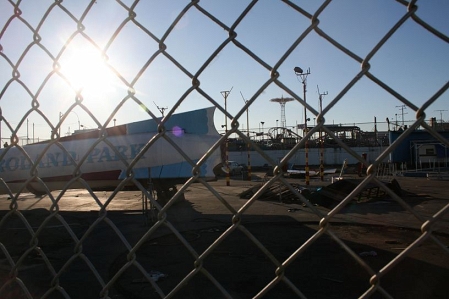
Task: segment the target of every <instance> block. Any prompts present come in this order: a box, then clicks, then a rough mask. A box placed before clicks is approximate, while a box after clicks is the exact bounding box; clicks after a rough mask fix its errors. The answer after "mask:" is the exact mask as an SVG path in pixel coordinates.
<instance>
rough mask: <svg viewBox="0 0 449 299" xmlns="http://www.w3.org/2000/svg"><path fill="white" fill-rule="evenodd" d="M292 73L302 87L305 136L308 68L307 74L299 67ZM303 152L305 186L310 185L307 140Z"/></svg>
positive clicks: (305, 132)
mask: <svg viewBox="0 0 449 299" xmlns="http://www.w3.org/2000/svg"><path fill="white" fill-rule="evenodd" d="M293 70H294V72H295V74H296V76H297V77H299V78H301V83H302V87H303V97H304V136H306V134H307V105H306V104H307V100H306V93H307V76H308V75H310V68H309V69H307V72H305V73H304V71H303V70H302V68H300V67H299V66H297V67H295V68H294V69H293ZM304 151H305V157H306V158H305V160H306V165H305V171H306V185H309V184H310V177H309V139H308V138H307V139H306V141H305V146H304Z"/></svg>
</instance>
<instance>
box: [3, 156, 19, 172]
mask: <svg viewBox="0 0 449 299" xmlns="http://www.w3.org/2000/svg"><path fill="white" fill-rule="evenodd" d="M19 162H20V159H19V158H16V157H10V158H8V159H6V164H5V168H6V170H8V171H14V170H16V169H17V168H19Z"/></svg>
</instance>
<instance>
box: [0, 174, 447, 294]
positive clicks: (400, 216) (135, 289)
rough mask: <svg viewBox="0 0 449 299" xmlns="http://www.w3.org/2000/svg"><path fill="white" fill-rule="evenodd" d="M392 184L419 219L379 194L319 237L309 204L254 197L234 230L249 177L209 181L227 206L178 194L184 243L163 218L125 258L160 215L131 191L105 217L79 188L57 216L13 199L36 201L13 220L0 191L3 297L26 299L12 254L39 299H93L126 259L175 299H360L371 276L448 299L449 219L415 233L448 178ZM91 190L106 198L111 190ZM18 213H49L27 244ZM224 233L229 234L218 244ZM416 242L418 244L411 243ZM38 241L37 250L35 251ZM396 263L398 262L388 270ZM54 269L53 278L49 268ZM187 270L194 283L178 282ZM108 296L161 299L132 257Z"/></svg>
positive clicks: (198, 191) (38, 220) (390, 289)
mask: <svg viewBox="0 0 449 299" xmlns="http://www.w3.org/2000/svg"><path fill="white" fill-rule="evenodd" d="M294 182H298V183H300V184H302V183H303V182H302V181H301V180H295V181H294ZM398 182H399V184H400V186H401V188H402V190H403V196H402V198H403V200H404V201H405V202H406V203H407V204H408V205H409V206H410V207H411V208H412V211H413V212H414V213H417V215H419V216H418V217H420V218H419V219H417V216H416V215H414V214H413V213H412V212H411V211H407V210H405V209H404V208H403V207H401V205H400V204H398V203H396V202H394V201H392V200H391V199H389V198H388V197H386V198H382V199H380V200H377V201H373V202H370V203H359V204H357V203H352V204H350V205H348V206H347V207H345V208H344V209H343V210H342V211H340V213H338V215H336V216H335V217H333V218H332V221H331V224H330V226H329V227H328V230H327V232H326V233H322V234H320V233H317V231H318V230H319V220H320V218H319V217H317V216H316V214H315V213H314V212H312V211H311V210H310V208H308V207H307V206H303V205H302V204H300V203H291V202H290V203H284V202H282V200H281V201H279V200H275V201H263V200H259V201H257V202H256V203H255V204H253V205H252V206H251V207H249V208H248V210H247V211H246V212H245V213H244V214H243V216H242V217H241V221H240V222H239V224H240V225H239V226H232V223H233V221H234V222H235V221H237V220H236V219H235V218H233V217H232V216H233V215H232V213H231V211H230V209H232V208H234V209H236V210H237V209H239V208H242V207H243V206H244V205H245V204H246V203H247V202H248V200H247V199H241V198H239V194H241V192H242V191H244V190H247V189H248V188H250V187H251V186H254V185H255V184H256V182H244V181H241V180H238V178H233V180H232V181H231V186H225V184H224V181H223V180H219V181H217V182H212V183H211V184H212V185H213V186H214V188H215V190H216V191H217V192H218V193H219V194H220V195H221V196H223V198H224V199H226V200H227V201H228V203H229V205H230V206H231V207H232V208H230V207H227V206H225V205H222V204H219V202H218V201H217V200H216V198H215V197H214V196H213V195H212V194H211V193H210V192H209V191H208V190H207V189H206V188H204V186H202V185H196V184H195V185H192V187H191V188H189V190H188V191H187V192H186V193H185V197H186V200H185V201H182V202H180V203H177V204H175V205H173V206H172V207H171V208H170V209H169V210H168V214H167V218H166V219H167V220H168V221H169V223H170V224H171V225H172V226H173V227H175V228H176V229H177V230H178V231H179V232H180V235H181V236H182V237H183V239H184V240H186V241H187V242H188V244H189V246H186V245H185V244H183V243H182V242H181V241H180V240H179V238H178V237H176V235H175V234H173V233H172V232H171V230H170V227H169V226H167V225H162V226H161V227H159V228H158V229H157V230H156V232H155V233H152V234H151V235H150V236H149V237H148V238H147V239H146V240H145V241H144V242H141V243H139V249H138V250H137V251H136V256H135V260H133V259H132V258H131V257H129V256H128V253H129V250H128V248H127V245H126V243H129V244H130V246H134V245H136V244H138V242H139V240H140V239H141V238H142V236H143V235H144V234H145V233H146V232H148V230H149V228H150V227H151V226H152V225H154V224H155V223H156V221H157V215H152V216H153V217H144V215H143V214H142V211H140V210H139V207H140V205H141V202H140V201H139V194H138V193H137V194H136V193H135V192H134V193H132V192H124V193H122V194H120V196H118V197H117V199H116V205H117V206H116V207H115V208H114V209H112V206H111V209H110V210H109V212H108V214H107V218H104V219H103V221H98V219H99V213H98V206H96V203H95V202H94V201H92V200H91V196H90V195H89V194H87V192H84V191H83V190H81V191H80V190H77V191H75V190H73V191H69V192H68V194H67V196H68V197H69V196H71V198H70V199H67V203H66V204H67V206H64V202H61V210H60V211H59V213H58V216H57V217H53V218H51V217H49V215H50V212H49V211H48V209H45V208H44V207H45V206H46V205H47V206H48V203H46V202H45V199H39V201H38V202H36V200H37V199H34V202H33V200H32V199H31V198H24V199H23V201H22V202H20V204H23V205H26V204H27V203H29V206H31V208H23V209H22V210H21V213H20V215H19V214H14V215H12V214H7V213H8V206H7V205H6V204H8V199H7V198H4V197H0V200H1V201H2V202H3V203H4V205H2V206H0V207H1V210H0V215H1V217H2V219H3V220H2V223H1V226H0V242H1V244H2V245H3V246H2V250H1V252H2V253H1V255H0V288H1V289H0V298H27V297H26V296H25V294H23V292H22V291H21V287H20V284H19V283H18V281H17V280H16V281H11V280H10V279H11V277H12V274H11V272H10V271H11V265H10V263H9V261H8V258H7V257H8V256H10V257H11V259H12V260H14V261H15V262H18V261H19V260H20V266H19V268H18V271H17V277H18V278H20V281H22V282H23V283H24V284H25V285H26V286H27V288H28V290H29V291H30V293H31V296H32V298H42V297H43V296H44V294H45V293H46V292H48V291H49V289H51V286H52V285H55V283H57V284H58V285H60V286H61V287H63V289H64V291H63V292H60V291H58V290H54V291H53V292H50V293H47V294H46V295H45V298H64V296H63V293H64V292H65V293H66V294H67V295H68V296H69V297H70V298H100V295H99V294H100V293H101V289H102V287H101V284H100V283H99V281H98V277H95V275H94V274H93V272H92V271H91V269H90V267H92V266H93V267H95V268H96V269H97V271H98V273H99V275H100V276H101V280H102V281H104V283H107V282H108V281H109V280H110V279H112V278H113V277H114V276H115V275H118V274H117V273H120V271H121V269H122V268H123V267H124V265H127V263H128V262H130V261H136V262H138V263H139V265H140V266H142V267H143V268H144V269H146V271H147V272H148V273H150V275H151V276H152V278H153V280H154V281H155V283H156V284H157V285H158V287H159V288H160V289H161V290H162V291H163V293H164V294H165V295H168V294H169V293H170V291H171V290H172V289H173V288H175V287H177V286H178V285H180V286H182V287H181V288H180V290H179V291H178V292H176V293H175V294H174V295H173V298H225V295H223V293H222V292H221V291H220V290H219V287H217V285H215V284H214V281H217V282H218V283H219V284H220V285H221V287H223V288H224V289H225V290H226V292H227V293H228V295H229V296H230V297H232V298H252V297H254V296H256V295H257V294H258V293H259V292H261V290H262V289H264V288H265V287H266V286H267V285H269V284H270V282H273V284H272V287H270V288H269V289H268V290H267V292H266V293H264V296H263V298H299V297H300V295H301V294H302V295H303V296H305V297H307V298H358V297H360V296H362V295H363V294H364V293H366V292H367V291H368V290H369V288H370V287H371V286H370V279H371V278H372V277H373V275H374V274H375V273H378V274H379V276H378V277H379V279H378V284H377V285H376V286H377V288H376V289H375V290H374V291H373V293H372V294H370V296H368V297H369V298H388V296H391V297H393V298H449V286H448V284H447V281H449V250H448V246H449V230H448V228H449V217H448V216H447V215H444V217H443V218H442V219H439V221H438V222H437V226H435V227H434V232H433V233H432V234H431V235H429V237H427V238H424V237H423V233H422V232H421V230H420V227H421V226H422V223H423V221H425V220H427V219H431V218H432V217H433V215H435V213H437V212H438V211H441V210H442V209H444V208H445V207H446V206H447V204H448V200H449V197H448V194H447V191H446V190H447V187H446V185H447V183H448V181H438V180H426V179H423V178H398ZM319 184H320V182H314V184H312V185H313V186H310V187H316V186H317V185H319ZM98 196H99V198H100V200H103V199H102V197H101V196H104V198H107V194H106V193H98ZM125 207H126V208H125ZM316 209H317V210H318V211H320V212H321V213H322V214H323V215H325V214H326V213H329V212H330V210H329V209H328V208H325V207H320V206H317V207H316ZM446 214H447V213H446ZM22 216H23V217H24V218H25V219H26V220H27V222H28V223H29V224H30V226H31V228H33V229H34V230H36V229H37V227H39V225H41V224H42V222H43V221H44V220H45V219H47V220H48V219H50V218H51V220H49V221H48V223H47V225H46V228H45V229H43V230H42V232H41V233H40V235H39V238H38V239H37V240H33V239H32V238H31V235H30V233H29V232H28V230H27V228H26V227H25V225H24V224H23V223H24V222H23V219H22V218H21V217H22ZM65 224H67V225H68V226H69V227H70V228H71V230H70V231H71V232H73V235H71V234H70V233H69V231H68V230H67V228H66V227H65V226H64V225H65ZM93 227H94V228H93ZM92 228H93V229H92ZM117 229H118V230H120V232H121V234H122V235H123V237H124V238H125V239H126V240H127V241H126V242H125V243H124V242H123V238H122V239H120V238H119V237H118V235H117V233H116V230H117ZM224 235H226V238H224V239H223V240H222V241H221V242H217V240H218V239H219V238H220V237H222V236H224ZM249 236H251V237H249ZM424 236H427V235H424ZM420 237H421V239H422V241H421V242H420V243H419V244H417V245H416V246H413V249H411V250H407V248H409V246H410V245H411V244H413V243H414V242H417V240H418V239H419V240H421V239H420ZM74 238H75V239H78V240H80V239H82V240H83V242H82V246H80V247H77V246H76V242H75V241H74V240H75V239H74ZM255 240H257V241H255ZM310 240H314V242H309V241H310ZM33 242H36V243H33ZM257 243H260V244H262V245H263V247H264V248H265V249H266V251H265V249H261V247H260V246H257ZM30 244H31V245H30ZM33 244H36V246H38V247H39V248H40V249H41V250H42V251H39V250H36V249H30V248H33ZM212 244H215V245H212ZM211 246H212V247H213V248H212V249H211ZM209 249H210V251H209ZM348 251H349V252H348ZM267 252H269V253H267ZM351 253H352V254H353V255H354V256H353V255H351ZM405 253H406V254H405ZM42 254H44V255H45V258H44V257H43V256H42ZM199 255H200V256H201V258H199V257H198V256H199ZM395 258H398V261H397V264H396V265H395V266H394V267H393V268H392V269H391V270H387V269H388V268H389V267H388V264H389V263H392V261H394V259H395ZM46 260H48V261H50V263H51V266H50V265H47V264H46ZM282 263H283V264H284V266H283V267H280V268H279V266H280V264H282ZM61 269H63V271H61V272H60V276H58V278H57V279H56V280H53V278H54V274H53V272H59V271H60V270H61ZM276 274H277V275H276ZM189 275H192V278H191V279H189V280H187V281H184V282H183V279H185V278H186V277H187V276H189ZM6 282H8V283H7V284H5V283H6ZM290 284H292V285H294V286H296V288H297V289H296V290H299V292H300V294H298V293H295V290H294V289H292V288H291V287H290V286H289V285H290ZM108 295H109V297H110V298H116V299H121V298H160V294H158V293H157V292H156V291H155V289H154V288H153V287H152V285H151V283H150V282H149V281H148V280H147V279H146V278H145V276H144V275H143V274H142V272H141V271H140V270H139V268H138V267H136V264H134V265H133V266H131V267H129V268H128V269H126V270H125V271H124V272H123V273H121V274H120V276H119V278H118V279H117V280H116V281H115V283H114V284H113V287H112V288H111V290H110V292H109V294H108Z"/></svg>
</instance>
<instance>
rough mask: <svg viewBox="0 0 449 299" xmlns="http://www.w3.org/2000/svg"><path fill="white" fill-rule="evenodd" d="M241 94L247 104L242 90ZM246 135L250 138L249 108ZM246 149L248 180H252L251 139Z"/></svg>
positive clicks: (247, 110) (247, 109)
mask: <svg viewBox="0 0 449 299" xmlns="http://www.w3.org/2000/svg"><path fill="white" fill-rule="evenodd" d="M240 95H241V96H242V99H243V102H245V105H246V104H247V103H248V101H247V100H245V98H244V97H243V94H242V92H240ZM246 136H247V137H248V140H249V108H246ZM246 150H247V159H248V181H251V157H250V144H249V141H248V143H247V144H246Z"/></svg>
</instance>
